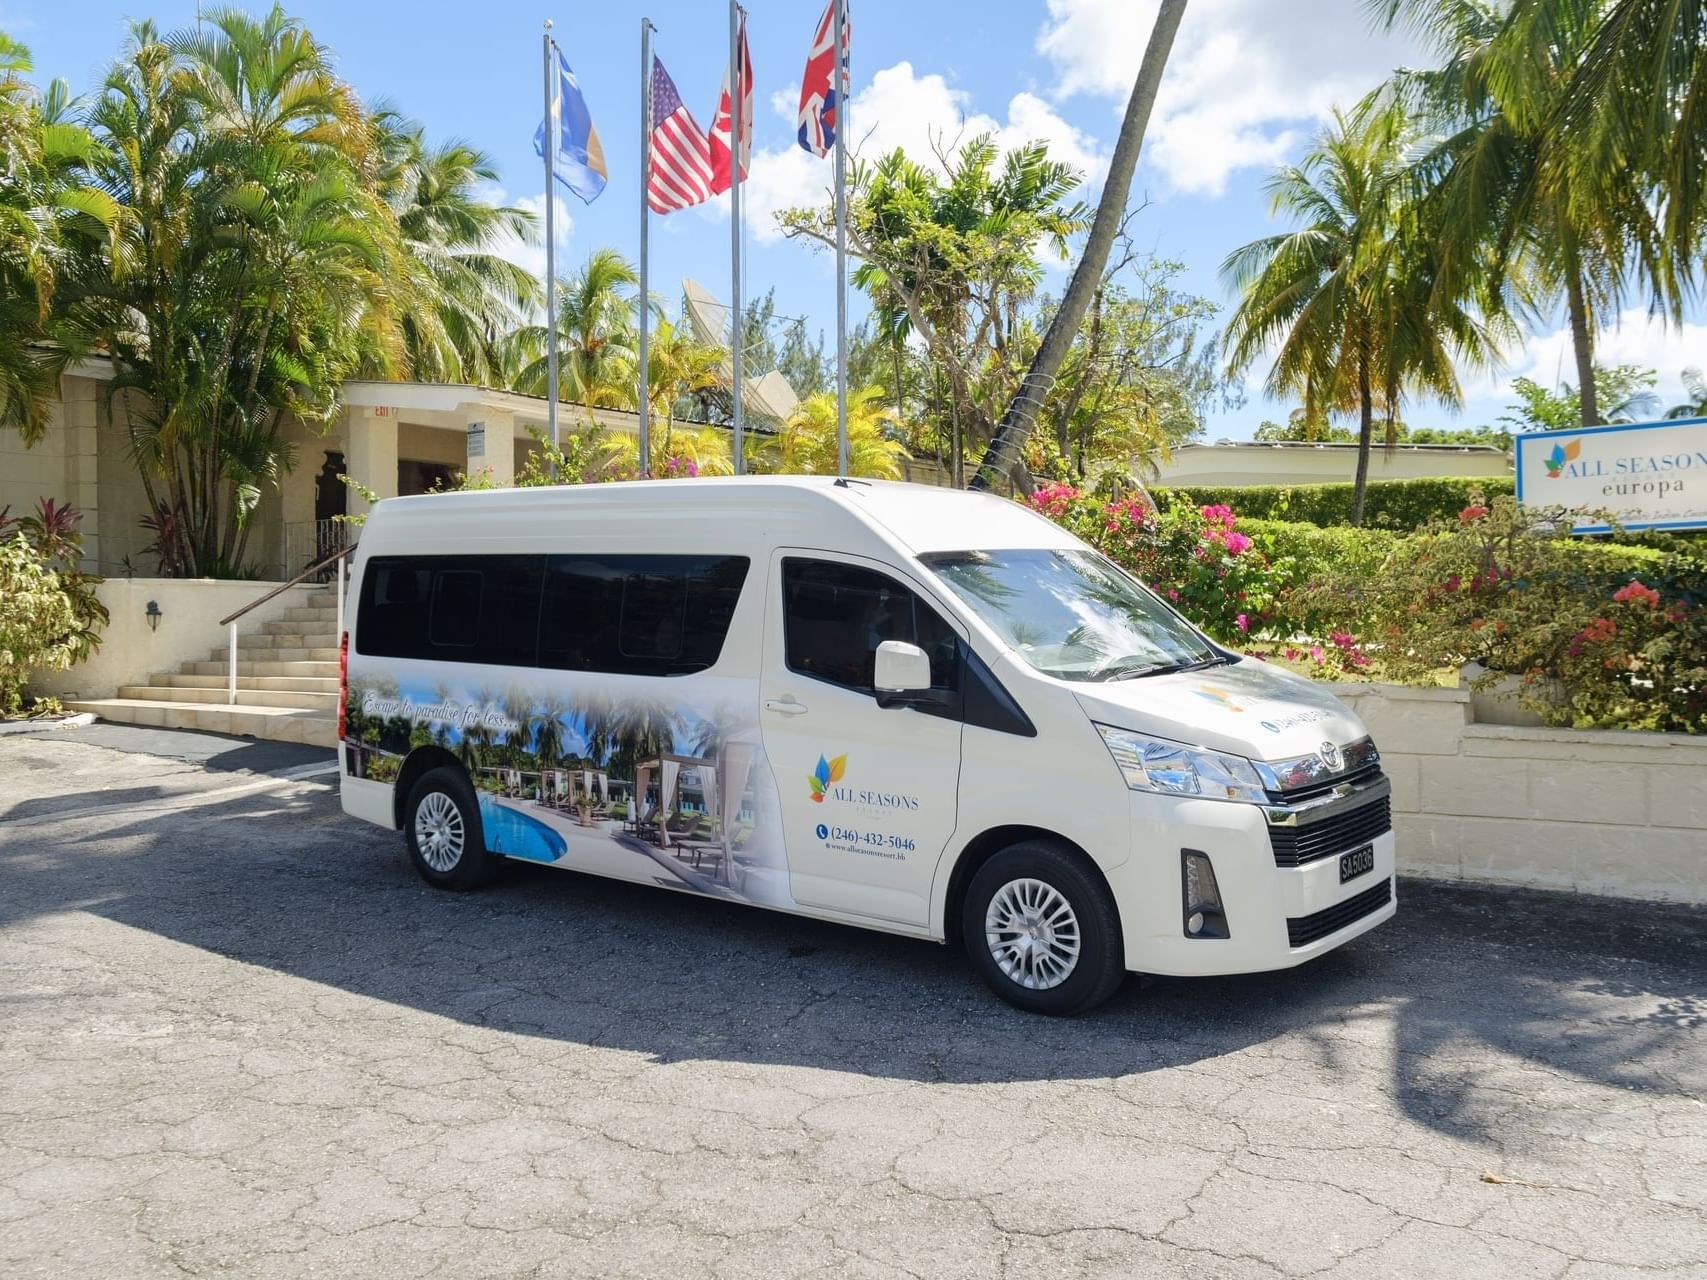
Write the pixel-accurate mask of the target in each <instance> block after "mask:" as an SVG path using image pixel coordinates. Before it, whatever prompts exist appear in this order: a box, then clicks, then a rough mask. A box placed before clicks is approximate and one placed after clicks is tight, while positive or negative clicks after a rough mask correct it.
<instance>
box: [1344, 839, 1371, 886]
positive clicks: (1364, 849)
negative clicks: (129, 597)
mask: <svg viewBox="0 0 1707 1280" xmlns="http://www.w3.org/2000/svg"><path fill="white" fill-rule="evenodd" d="M1373 870H1375V846H1374V845H1372V844H1366V845H1360V846H1359V847H1358V848H1356V849H1353V850H1352V851H1351V852H1350V853H1342V854H1340V883H1341V884H1344V883H1345V882H1346V881H1347V880H1355V879H1357V877H1358V876H1361V875H1365V874H1367V873H1368V872H1371V871H1373Z"/></svg>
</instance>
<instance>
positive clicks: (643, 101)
mask: <svg viewBox="0 0 1707 1280" xmlns="http://www.w3.org/2000/svg"><path fill="white" fill-rule="evenodd" d="M655 30H656V28H655V27H654V26H653V25H652V23H651V22H650V21H649V20H647V19H646V18H642V19H640V373H639V381H640V385H639V387H637V388H636V390H637V391H638V393H639V405H640V467H639V474H640V475H642V476H644V475H646V474H647V473H648V472H649V471H651V470H652V403H651V399H650V397H649V395H648V392H650V391H651V389H652V386H651V370H652V365H651V361H650V357H649V356H648V354H647V353H648V351H649V350H650V344H651V328H652V305H651V304H652V295H651V294H650V293H648V292H647V284H646V254H647V249H648V240H649V236H648V235H647V232H648V231H649V230H650V223H651V214H652V211H651V209H650V207H649V206H648V204H647V200H646V189H647V186H648V184H649V183H650V182H651V180H652V32H653V31H655Z"/></svg>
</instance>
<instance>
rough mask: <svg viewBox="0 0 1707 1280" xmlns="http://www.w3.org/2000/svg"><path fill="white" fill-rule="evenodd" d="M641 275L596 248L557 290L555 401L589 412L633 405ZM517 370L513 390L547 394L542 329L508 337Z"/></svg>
mask: <svg viewBox="0 0 1707 1280" xmlns="http://www.w3.org/2000/svg"><path fill="white" fill-rule="evenodd" d="M639 283H640V274H639V272H637V271H636V270H635V269H634V264H633V263H631V262H629V261H628V259H626V258H624V257H623V256H622V254H620V253H619V252H617V251H616V250H615V249H612V248H608V247H607V248H602V249H595V250H593V252H592V253H591V254H590V255H588V257H587V261H586V262H585V263H584V264H583V265H582V267H581V269H580V270H579V271H577V272H576V273H575V274H574V275H573V276H571V277H570V278H569V279H568V280H566V281H564V282H563V284H562V285H561V286H560V288H559V294H558V300H557V344H558V367H559V381H558V396H559V397H560V398H562V399H566V400H572V401H575V402H576V403H579V404H584V405H587V406H588V407H620V406H625V405H632V404H633V403H634V398H635V391H634V364H635V360H636V355H635V347H636V343H637V341H638V338H637V331H636V328H635V322H634V308H635V307H636V306H637V305H638V298H637V295H636V290H637V288H638V286H639ZM510 345H511V348H512V355H511V360H512V363H513V365H517V366H519V367H518V368H517V371H516V373H515V374H514V376H513V382H514V386H515V389H516V390H518V391H525V392H528V393H529V394H531V395H543V394H545V390H546V381H547V368H546V355H545V327H544V326H543V325H527V326H524V327H522V328H521V329H518V330H517V331H516V332H515V333H513V334H512V335H511V337H510Z"/></svg>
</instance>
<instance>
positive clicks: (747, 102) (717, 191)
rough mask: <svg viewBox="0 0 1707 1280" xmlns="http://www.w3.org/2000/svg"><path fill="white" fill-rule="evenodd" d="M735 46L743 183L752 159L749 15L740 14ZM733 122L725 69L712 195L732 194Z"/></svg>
mask: <svg viewBox="0 0 1707 1280" xmlns="http://www.w3.org/2000/svg"><path fill="white" fill-rule="evenodd" d="M736 45H737V47H738V48H739V49H740V57H739V60H738V67H739V70H738V71H737V73H736V79H737V80H739V81H740V94H741V141H740V145H739V150H740V152H741V181H742V182H745V181H746V180H747V162H748V161H749V160H751V159H752V156H753V61H752V59H751V58H750V57H748V55H747V12H746V10H745V9H743V10H742V11H741V19H740V27H739V29H738V39H737V40H736ZM733 123H734V122H733V121H732V120H731V119H730V105H729V69H728V68H727V67H725V68H724V69H723V95H722V96H721V97H720V98H718V100H717V115H716V117H715V118H714V119H713V120H712V122H711V191H712V194H713V195H721V194H722V193H723V192H725V191H727V190H729V187H730V185H731V183H732V181H733V179H731V178H730V176H729V170H730V168H731V165H730V163H729V162H730V160H731V158H732V157H731V156H730V152H731V151H732V150H734V149H735V148H732V147H731V146H730V142H729V138H730V135H731V133H733V129H732V128H731V125H732V124H733Z"/></svg>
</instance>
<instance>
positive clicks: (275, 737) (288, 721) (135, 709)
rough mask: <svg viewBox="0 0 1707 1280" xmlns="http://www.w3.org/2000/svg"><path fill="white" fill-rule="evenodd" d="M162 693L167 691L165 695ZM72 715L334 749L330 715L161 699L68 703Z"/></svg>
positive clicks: (334, 727) (335, 737)
mask: <svg viewBox="0 0 1707 1280" xmlns="http://www.w3.org/2000/svg"><path fill="white" fill-rule="evenodd" d="M163 692H171V691H170V690H165V691H163ZM66 706H68V707H70V708H71V709H72V710H74V711H90V712H93V713H94V714H95V715H98V716H100V717H101V719H103V720H111V721H113V722H115V723H117V724H139V725H151V726H157V727H160V728H167V729H200V730H203V731H204V732H207V733H229V734H236V735H240V736H246V737H251V738H266V739H268V740H270V741H273V742H303V743H307V744H308V745H310V746H315V747H326V748H328V749H330V748H332V747H336V746H337V745H338V717H337V713H336V712H335V711H314V710H309V709H307V708H304V707H274V706H253V707H251V706H241V705H239V706H232V705H230V704H229V703H220V702H189V701H185V700H183V699H172V700H170V701H168V700H166V699H163V698H159V699H156V698H150V699H139V698H97V699H91V700H88V701H76V702H68V703H66Z"/></svg>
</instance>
